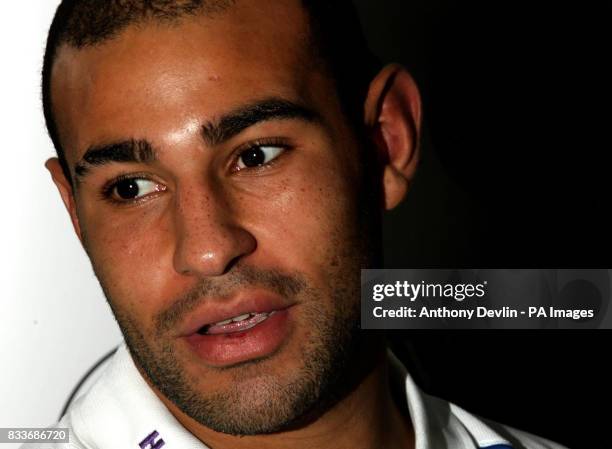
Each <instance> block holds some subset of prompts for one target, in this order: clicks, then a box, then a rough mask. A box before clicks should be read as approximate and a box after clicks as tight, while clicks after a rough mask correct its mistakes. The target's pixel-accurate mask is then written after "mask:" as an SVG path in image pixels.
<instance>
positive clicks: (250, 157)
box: [238, 145, 285, 170]
mask: <svg viewBox="0 0 612 449" xmlns="http://www.w3.org/2000/svg"><path fill="white" fill-rule="evenodd" d="M284 150H285V148H283V147H280V146H273V145H256V146H253V147H251V148H249V149H247V150H244V151H243V152H242V153H240V156H239V157H238V169H239V170H242V169H244V168H254V167H261V166H262V165H265V164H267V163H269V162H270V161H272V160H273V159H275V158H276V157H278V156H279V155H280V154H281V153H282V152H283V151H284Z"/></svg>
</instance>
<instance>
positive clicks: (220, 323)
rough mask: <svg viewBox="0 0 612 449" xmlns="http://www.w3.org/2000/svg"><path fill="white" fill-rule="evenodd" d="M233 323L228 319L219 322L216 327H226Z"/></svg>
mask: <svg viewBox="0 0 612 449" xmlns="http://www.w3.org/2000/svg"><path fill="white" fill-rule="evenodd" d="M231 322H232V319H231V318H230V319H228V320H223V321H219V322H218V323H215V326H225V325H226V324H229V323H231Z"/></svg>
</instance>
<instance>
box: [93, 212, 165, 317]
mask: <svg viewBox="0 0 612 449" xmlns="http://www.w3.org/2000/svg"><path fill="white" fill-rule="evenodd" d="M84 229H85V231H86V232H85V236H84V238H85V246H86V249H87V252H88V255H89V257H90V259H91V261H92V265H93V267H94V270H95V272H96V276H97V277H98V279H99V281H100V284H101V285H102V287H103V288H104V290H105V292H106V294H107V296H109V298H108V299H109V300H110V301H111V302H113V306H114V307H118V308H136V309H137V310H138V311H142V310H146V309H151V310H152V309H154V308H155V307H157V305H156V298H163V296H162V294H163V292H164V288H163V286H164V285H165V277H166V276H164V274H163V273H164V271H165V270H167V267H165V266H164V261H165V258H164V257H162V256H163V254H164V253H165V252H167V251H168V246H169V240H168V239H169V236H170V232H169V230H168V227H167V225H166V224H165V223H164V220H162V214H161V213H159V212H157V213H156V212H155V211H146V212H143V213H142V214H139V215H138V219H137V220H130V219H124V218H122V217H114V219H108V220H105V219H103V218H100V217H97V216H96V217H93V216H92V218H91V219H89V220H87V219H85V220H84Z"/></svg>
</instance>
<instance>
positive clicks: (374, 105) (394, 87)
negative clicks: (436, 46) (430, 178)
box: [365, 64, 421, 210]
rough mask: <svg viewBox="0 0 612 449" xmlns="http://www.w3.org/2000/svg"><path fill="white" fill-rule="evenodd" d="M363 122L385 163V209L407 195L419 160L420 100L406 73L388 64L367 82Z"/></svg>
mask: <svg viewBox="0 0 612 449" xmlns="http://www.w3.org/2000/svg"><path fill="white" fill-rule="evenodd" d="M365 121H366V125H367V126H368V128H369V129H370V130H371V131H372V133H373V134H372V136H373V140H374V143H375V145H376V147H377V148H378V151H379V154H380V156H381V159H382V161H383V164H384V168H383V189H384V196H385V208H386V209H387V210H389V209H393V208H394V207H395V206H397V205H398V204H399V203H400V202H401V201H402V199H403V198H404V197H405V196H406V192H407V191H408V188H409V187H410V184H411V182H412V180H413V179H414V175H415V172H416V168H417V166H418V161H419V157H420V154H419V152H420V149H419V133H420V129H421V97H420V94H419V90H418V87H417V85H416V83H415V81H414V79H413V78H412V76H410V74H409V73H408V71H406V69H405V68H403V67H402V66H400V65H398V64H391V65H388V66H386V67H385V68H383V69H382V70H381V72H380V73H379V74H378V75H377V76H376V78H374V80H373V81H372V82H371V83H370V88H369V91H368V96H367V99H366V104H365Z"/></svg>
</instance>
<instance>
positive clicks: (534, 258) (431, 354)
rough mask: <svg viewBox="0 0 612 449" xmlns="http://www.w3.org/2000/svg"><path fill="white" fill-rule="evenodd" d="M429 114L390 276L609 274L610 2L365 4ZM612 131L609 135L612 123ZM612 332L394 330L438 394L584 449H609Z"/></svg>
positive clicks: (377, 47)
mask: <svg viewBox="0 0 612 449" xmlns="http://www.w3.org/2000/svg"><path fill="white" fill-rule="evenodd" d="M355 3H356V4H357V6H358V10H359V12H360V15H361V18H362V22H363V25H364V28H365V30H366V35H367V37H368V40H369V42H370V45H371V47H372V49H373V50H374V52H375V53H376V54H378V55H379V56H380V57H381V58H382V59H383V60H384V61H386V62H391V61H397V62H401V63H403V64H405V65H406V66H407V67H408V68H409V69H410V71H411V72H412V73H413V75H414V77H415V78H416V80H417V82H418V84H419V86H420V87H421V91H422V95H423V101H424V106H425V132H424V137H423V147H422V148H423V161H422V165H421V167H420V169H419V174H418V176H417V179H416V181H415V183H414V185H413V188H412V190H411V192H410V194H409V196H408V198H407V201H405V203H404V204H403V205H402V206H400V207H399V208H398V209H397V210H395V211H393V212H391V213H390V214H389V217H388V220H387V222H386V225H385V226H386V232H385V239H386V241H385V247H386V256H385V257H386V265H387V267H389V268H426V267H440V268H610V267H611V266H612V264H611V263H610V259H611V254H612V253H611V252H610V249H611V242H612V239H611V238H610V234H611V232H610V226H609V220H608V217H607V215H608V214H607V213H608V211H609V210H610V204H609V201H608V199H609V195H608V192H609V190H610V189H609V183H610V181H609V176H608V172H609V167H610V165H609V162H610V158H609V154H608V153H609V152H610V149H611V145H610V143H609V138H608V135H606V134H605V133H604V131H607V130H608V129H610V127H609V126H606V125H608V122H609V121H610V119H611V114H610V100H611V98H610V88H609V83H610V81H611V80H612V78H611V77H610V76H609V70H608V69H607V68H605V67H604V65H605V63H606V62H609V60H610V54H612V51H611V49H610V42H612V39H610V37H611V36H610V25H609V19H610V17H612V15H611V11H610V9H611V8H610V2H598V3H595V2H592V3H589V2H580V3H578V2H564V3H558V2H554V3H553V2H544V1H531V2H528V1H513V2H504V1H501V2H500V1H489V2H475V1H450V0H449V1H443V0H384V1H383V0H378V1H371V0H356V1H355ZM604 120H605V125H604ZM611 336H612V334H611V333H610V331H601V330H600V331H586V330H563V331H562V330H547V331H539V332H537V331H525V330H522V331H454V332H449V331H446V332H444V331H437V332H434V331H430V332H424V331H419V332H410V333H406V332H404V333H401V332H396V333H395V334H393V335H392V339H393V341H394V344H395V345H396V346H397V345H399V348H398V351H400V352H402V354H401V355H402V356H403V358H404V360H405V361H406V362H407V363H408V365H409V366H410V369H411V372H412V373H413V375H414V377H415V378H416V379H417V380H418V382H419V383H420V384H421V386H422V387H423V388H424V389H425V391H427V392H429V393H431V394H434V395H436V396H441V397H444V398H446V399H449V400H451V401H453V402H455V403H457V404H458V405H460V406H463V407H464V408H466V409H467V410H468V411H471V412H473V413H476V414H478V415H481V416H484V417H487V418H490V419H494V420H497V421H500V422H503V423H505V424H508V425H511V426H514V427H518V428H521V429H523V430H527V431H530V432H533V433H536V434H539V435H542V436H544V437H547V438H550V439H553V440H556V441H558V442H560V443H562V444H565V445H567V446H568V447H570V448H572V449H580V448H592V449H600V448H601V449H603V448H610V447H612V443H611V442H609V441H608V440H607V438H605V437H604V433H606V434H607V433H608V432H609V430H608V426H610V424H611V422H610V412H609V411H608V405H609V403H610V399H611V397H612V394H611V393H612V386H611V384H612V369H611V368H610V367H609V364H608V362H609V359H610V353H611V352H612V351H610V346H609V341H610V337H611Z"/></svg>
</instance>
